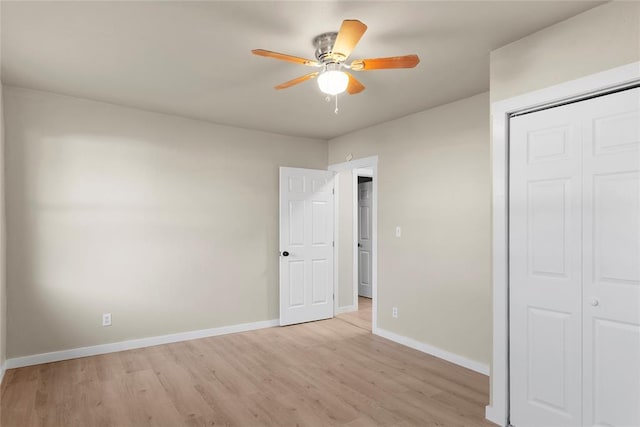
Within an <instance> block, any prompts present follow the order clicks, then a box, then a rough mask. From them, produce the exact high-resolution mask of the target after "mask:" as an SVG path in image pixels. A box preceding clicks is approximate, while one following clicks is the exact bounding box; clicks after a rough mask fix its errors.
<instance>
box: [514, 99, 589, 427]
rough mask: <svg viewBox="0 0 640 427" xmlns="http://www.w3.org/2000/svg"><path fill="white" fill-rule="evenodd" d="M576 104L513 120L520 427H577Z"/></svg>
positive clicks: (578, 147) (578, 253) (579, 272)
mask: <svg viewBox="0 0 640 427" xmlns="http://www.w3.org/2000/svg"><path fill="white" fill-rule="evenodd" d="M574 115H575V111H574V106H564V107H558V108H554V109H551V110H546V111H541V112H537V113H532V114H527V115H523V116H520V117H515V118H513V119H512V120H511V122H510V148H509V149H510V178H509V179H510V184H509V185H510V194H509V199H510V202H509V203H510V206H509V209H510V220H509V233H510V243H509V245H510V249H509V251H510V252H509V257H510V258H509V260H510V289H509V293H510V381H511V387H510V398H511V411H510V412H511V424H513V425H514V426H517V427H525V426H533V427H540V426H545V427H552V426H563V427H564V426H579V425H580V424H581V415H582V407H581V390H582V384H581V366H580V360H581V357H580V354H579V353H580V351H581V332H580V331H581V310H580V304H581V279H582V278H581V275H582V270H581V259H580V258H581V253H582V242H581V233H582V225H581V214H582V209H581V198H582V189H581V182H582V179H581V155H582V153H581V151H582V144H581V142H582V141H581V134H580V127H579V124H578V123H576V120H575V117H574Z"/></svg>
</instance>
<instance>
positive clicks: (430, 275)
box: [329, 93, 491, 364]
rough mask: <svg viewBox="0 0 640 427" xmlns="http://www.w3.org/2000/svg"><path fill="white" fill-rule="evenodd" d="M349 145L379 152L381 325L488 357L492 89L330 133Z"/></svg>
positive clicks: (336, 147) (332, 159) (337, 155)
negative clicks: (399, 231) (395, 315)
mask: <svg viewBox="0 0 640 427" xmlns="http://www.w3.org/2000/svg"><path fill="white" fill-rule="evenodd" d="M349 153H352V154H353V157H354V158H355V159H358V158H363V157H368V156H373V155H378V156H379V159H378V161H379V163H378V175H379V176H378V327H379V328H382V329H386V330H389V331H392V332H395V333H397V334H400V335H403V336H406V337H410V338H413V339H415V340H417V341H420V342H422V343H426V344H429V345H431V346H435V347H438V348H440V349H443V350H446V351H448V352H451V353H455V354H458V355H460V356H463V357H466V358H468V359H471V360H473V361H477V362H481V363H483V364H488V363H489V360H490V356H491V274H490V269H491V258H490V257H491V231H490V228H491V218H490V200H491V197H490V168H489V165H490V159H489V94H488V93H483V94H480V95H476V96H473V97H471V98H467V99H464V100H461V101H457V102H454V103H451V104H447V105H443V106H441V107H437V108H433V109H430V110H427V111H423V112H420V113H417V114H413V115H410V116H407V117H404V118H401V119H397V120H393V121H390V122H387V123H383V124H380V125H376V126H372V127H370V128H366V129H363V130H360V131H356V132H353V133H350V134H347V135H345V136H342V137H339V138H335V139H332V140H330V141H329V163H330V164H334V163H340V162H343V161H344V158H345V156H346V155H347V154H349ZM396 226H401V227H402V237H400V238H397V237H395V227H396ZM341 233H342V231H341ZM340 262H342V257H341V260H340ZM394 306H395V307H398V318H397V319H394V318H393V317H392V316H391V312H392V307H394Z"/></svg>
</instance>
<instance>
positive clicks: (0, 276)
mask: <svg viewBox="0 0 640 427" xmlns="http://www.w3.org/2000/svg"><path fill="white" fill-rule="evenodd" d="M3 104H4V101H3V87H2V84H1V83H0V380H1V379H2V376H3V373H4V361H5V360H6V358H7V357H6V356H7V282H6V271H7V270H6V265H7V264H6V225H5V221H6V218H5V201H4V200H5V199H4V196H5V191H4V183H5V177H4V110H3Z"/></svg>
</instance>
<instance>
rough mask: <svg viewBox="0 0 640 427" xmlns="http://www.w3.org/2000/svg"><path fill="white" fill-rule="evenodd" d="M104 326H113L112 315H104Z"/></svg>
mask: <svg viewBox="0 0 640 427" xmlns="http://www.w3.org/2000/svg"><path fill="white" fill-rule="evenodd" d="M102 326H111V313H102Z"/></svg>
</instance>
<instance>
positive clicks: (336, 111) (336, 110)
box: [333, 95, 338, 114]
mask: <svg viewBox="0 0 640 427" xmlns="http://www.w3.org/2000/svg"><path fill="white" fill-rule="evenodd" d="M333 112H334V113H336V114H338V95H336V109H335V110H334V111H333Z"/></svg>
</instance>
